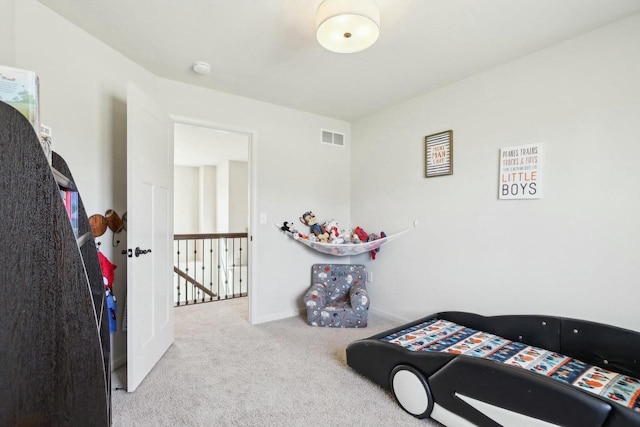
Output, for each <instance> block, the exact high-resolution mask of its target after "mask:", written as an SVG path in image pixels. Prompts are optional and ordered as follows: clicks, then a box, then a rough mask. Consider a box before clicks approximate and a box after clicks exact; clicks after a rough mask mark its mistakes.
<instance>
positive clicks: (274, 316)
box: [251, 308, 306, 325]
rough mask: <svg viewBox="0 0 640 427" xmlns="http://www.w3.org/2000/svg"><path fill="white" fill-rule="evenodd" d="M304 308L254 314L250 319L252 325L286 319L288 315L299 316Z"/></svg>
mask: <svg viewBox="0 0 640 427" xmlns="http://www.w3.org/2000/svg"><path fill="white" fill-rule="evenodd" d="M305 310H306V309H305V308H299V309H297V310H289V311H281V312H280V313H273V314H266V315H263V316H256V317H255V318H252V319H251V324H252V325H259V324H260V323H267V322H273V321H275V320H282V319H288V318H290V317H295V316H300V315H301V314H302V313H304V312H305Z"/></svg>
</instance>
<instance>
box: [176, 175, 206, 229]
mask: <svg viewBox="0 0 640 427" xmlns="http://www.w3.org/2000/svg"><path fill="white" fill-rule="evenodd" d="M173 186H174V188H175V189H177V191H174V195H173V232H174V233H175V234H190V233H198V232H200V215H199V209H200V203H199V197H198V196H199V194H200V168H197V167H191V166H174V168H173Z"/></svg>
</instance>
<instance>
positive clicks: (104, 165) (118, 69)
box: [0, 0, 156, 366]
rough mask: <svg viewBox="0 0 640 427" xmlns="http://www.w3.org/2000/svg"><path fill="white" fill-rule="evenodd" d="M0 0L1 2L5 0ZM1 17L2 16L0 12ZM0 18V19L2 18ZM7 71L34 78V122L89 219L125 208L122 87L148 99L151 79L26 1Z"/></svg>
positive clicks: (119, 352) (116, 355) (118, 284)
mask: <svg viewBox="0 0 640 427" xmlns="http://www.w3.org/2000/svg"><path fill="white" fill-rule="evenodd" d="M5 1H6V0H5ZM0 15H2V16H4V11H3V13H2V14H0ZM3 19H4V18H3ZM14 24H15V26H14V28H15V44H14V51H15V66H16V67H19V68H24V69H29V70H34V71H36V72H37V73H38V74H39V76H40V101H41V108H40V111H41V118H42V122H43V123H46V124H47V125H48V126H50V127H51V128H52V129H53V149H54V151H56V152H58V153H59V154H60V155H61V156H62V157H64V158H65V160H66V161H67V163H68V164H69V167H70V169H71V171H72V173H73V175H74V178H75V180H76V182H77V183H78V187H79V189H80V193H81V195H82V199H83V202H84V205H85V208H86V210H87V213H88V214H89V215H92V214H94V213H102V214H104V212H105V211H106V210H107V209H114V210H115V211H116V212H117V213H118V214H120V215H122V214H124V212H125V211H126V210H127V209H126V179H127V177H126V136H127V133H126V84H127V82H128V81H133V82H135V83H136V84H138V85H139V86H140V87H142V88H143V89H144V90H145V91H146V92H148V93H155V92H156V90H155V84H156V78H155V76H153V75H152V74H151V73H149V72H148V71H146V70H144V69H143V68H142V67H140V66H138V65H136V64H135V63H133V62H132V61H130V60H129V59H127V58H125V57H124V56H122V55H121V54H119V53H117V52H115V51H114V50H113V49H111V48H110V47H108V46H106V45H104V44H103V43H101V42H99V41H98V40H96V39H95V38H93V37H92V36H90V35H89V34H87V33H86V32H84V31H83V30H81V29H79V28H78V27H76V26H74V25H72V24H71V23H69V22H68V21H66V20H65V19H63V18H61V17H60V16H58V15H57V14H55V13H53V12H52V11H50V10H49V9H47V8H46V7H45V6H43V5H42V4H40V3H38V2H36V1H34V0H19V1H17V0H16V1H15V21H14ZM116 238H117V239H118V240H121V242H120V244H119V246H118V247H117V248H113V247H112V246H111V241H112V233H111V231H107V233H105V234H104V235H103V236H102V237H100V238H98V239H97V241H101V242H102V243H103V244H102V245H101V250H102V251H103V253H104V254H105V255H106V256H107V257H108V258H109V259H110V260H111V261H112V262H113V263H114V264H116V265H117V266H118V268H117V269H116V271H115V280H114V293H115V295H116V297H117V298H118V300H119V302H120V304H119V307H118V309H119V312H118V316H119V317H118V318H119V320H118V328H120V325H121V324H120V322H121V320H122V318H123V317H122V312H123V308H124V301H125V283H126V258H125V256H123V255H121V254H120V251H121V250H122V249H123V248H126V247H127V239H126V233H124V232H123V233H119V234H118V235H117V237H116ZM125 354H126V336H125V335H124V334H123V333H121V332H118V333H116V334H114V335H112V358H113V360H114V364H115V365H116V366H117V365H119V364H121V363H124V360H125V359H124V357H125Z"/></svg>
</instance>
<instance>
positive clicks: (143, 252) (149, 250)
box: [135, 246, 151, 257]
mask: <svg viewBox="0 0 640 427" xmlns="http://www.w3.org/2000/svg"><path fill="white" fill-rule="evenodd" d="M149 252H151V249H140V246H137V247H136V251H135V254H136V257H139V256H140V255H144V254H148V253H149Z"/></svg>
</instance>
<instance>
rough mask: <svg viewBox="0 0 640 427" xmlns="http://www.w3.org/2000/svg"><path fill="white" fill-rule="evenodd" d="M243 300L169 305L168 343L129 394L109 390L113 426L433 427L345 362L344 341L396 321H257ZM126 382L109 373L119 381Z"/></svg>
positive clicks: (122, 374) (122, 371)
mask: <svg viewBox="0 0 640 427" xmlns="http://www.w3.org/2000/svg"><path fill="white" fill-rule="evenodd" d="M247 313H248V300H247V298H241V299H237V300H230V301H221V302H214V303H208V304H200V305H194V306H188V307H180V308H177V309H175V319H176V337H175V342H174V344H173V345H172V346H171V347H170V348H169V350H168V351H167V353H166V354H165V355H164V357H163V358H162V359H161V360H160V361H159V362H158V364H157V365H156V366H155V367H154V368H153V370H152V371H151V372H150V373H149V375H148V376H147V378H146V379H145V380H144V381H143V382H142V384H141V385H140V386H139V387H138V389H137V390H136V391H135V392H134V393H127V392H126V391H123V390H114V391H113V424H114V426H117V427H120V426H287V427H289V426H330V425H331V426H391V425H398V426H421V427H425V426H436V425H438V424H437V423H436V422H434V421H431V420H417V419H415V418H413V417H412V416H410V415H409V414H407V413H406V412H404V411H403V410H402V409H401V408H400V407H399V406H398V405H397V404H396V402H395V401H394V399H393V397H392V396H391V395H390V394H389V393H388V392H386V391H385V390H383V389H382V388H380V387H378V386H376V385H375V384H373V383H372V382H370V381H369V380H367V379H366V378H364V377H361V376H360V375H358V374H356V373H355V372H353V371H352V370H351V369H350V368H349V367H348V366H347V365H346V357H345V348H346V346H347V344H348V343H350V342H351V341H354V340H356V339H359V338H365V337H368V336H370V335H373V334H375V333H377V332H380V331H383V330H386V329H389V328H392V327H394V326H396V324H394V323H393V322H391V321H389V320H386V319H383V318H380V317H376V316H372V315H370V318H369V326H368V327H367V328H364V329H330V328H313V327H310V326H307V324H306V323H305V322H304V319H303V318H301V317H295V318H290V319H284V320H279V321H275V322H270V323H266V324H262V325H258V326H251V325H250V324H249V323H248V321H247V318H248V315H247ZM125 381H126V371H125V369H124V368H122V369H119V370H118V371H116V372H114V376H113V383H114V388H115V387H122V386H123V384H124V383H125Z"/></svg>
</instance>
